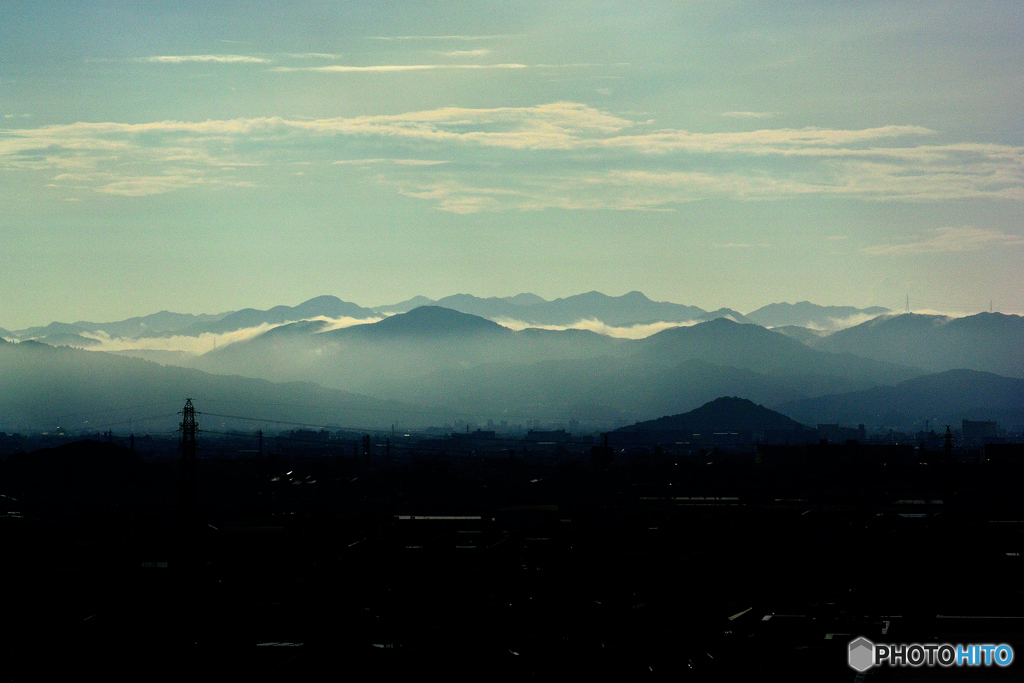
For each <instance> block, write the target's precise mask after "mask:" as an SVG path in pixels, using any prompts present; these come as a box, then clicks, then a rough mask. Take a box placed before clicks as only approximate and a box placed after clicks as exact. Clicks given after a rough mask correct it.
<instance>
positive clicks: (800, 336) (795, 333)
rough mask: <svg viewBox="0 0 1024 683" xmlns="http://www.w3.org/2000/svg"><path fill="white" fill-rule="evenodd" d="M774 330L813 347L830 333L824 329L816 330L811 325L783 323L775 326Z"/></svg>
mask: <svg viewBox="0 0 1024 683" xmlns="http://www.w3.org/2000/svg"><path fill="white" fill-rule="evenodd" d="M772 332H778V333H779V334H784V335H786V336H787V337H789V338H790V339H796V340H797V341H798V342H800V343H802V344H806V345H808V346H810V347H812V348H813V347H814V345H815V344H817V343H818V342H820V341H821V339H822V338H823V337H827V336H828V335H829V333H828V332H825V331H823V330H814V329H811V328H810V327H800V326H799V325H782V326H780V327H773V328H772Z"/></svg>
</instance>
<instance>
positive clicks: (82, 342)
mask: <svg viewBox="0 0 1024 683" xmlns="http://www.w3.org/2000/svg"><path fill="white" fill-rule="evenodd" d="M36 341H40V342H43V343H44V344H49V345H50V346H74V347H75V348H78V349H87V348H89V347H91V346H99V345H100V344H101V343H102V342H100V341H99V340H96V339H92V338H91V337H83V336H82V335H80V334H66V333H57V334H48V335H46V336H45V337H39V338H38V339H36Z"/></svg>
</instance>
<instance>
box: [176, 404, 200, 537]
mask: <svg viewBox="0 0 1024 683" xmlns="http://www.w3.org/2000/svg"><path fill="white" fill-rule="evenodd" d="M180 427H181V512H182V517H183V518H184V521H185V522H186V523H187V524H191V523H192V522H194V521H195V520H196V519H197V518H198V506H199V487H198V484H197V481H196V429H197V428H198V425H197V424H196V409H195V407H194V406H193V405H192V399H190V398H187V399H185V407H184V408H183V409H182V411H181V425H180Z"/></svg>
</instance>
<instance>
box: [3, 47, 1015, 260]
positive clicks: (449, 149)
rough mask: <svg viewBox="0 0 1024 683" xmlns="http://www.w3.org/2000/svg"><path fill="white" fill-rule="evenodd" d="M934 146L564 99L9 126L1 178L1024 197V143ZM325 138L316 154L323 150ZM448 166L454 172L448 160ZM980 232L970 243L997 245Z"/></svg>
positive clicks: (864, 133)
mask: <svg viewBox="0 0 1024 683" xmlns="http://www.w3.org/2000/svg"><path fill="white" fill-rule="evenodd" d="M338 66H340V65H333V67H324V68H334V67H338ZM424 66H425V65H420V67H421V68H422V67H424ZM438 66H439V65H438ZM459 66H462V67H465V66H469V65H459ZM317 68H320V67H317ZM341 68H346V67H341ZM353 68H363V69H365V68H370V67H353ZM390 68H414V67H409V66H406V67H390ZM429 68H433V66H431V67H429ZM445 68H453V67H450V66H446V67H445ZM936 135H937V134H936V133H935V132H934V131H932V130H930V129H928V128H924V127H920V126H907V125H899V126H896V125H893V126H878V127H873V128H864V129H830V128H814V127H807V128H763V129H759V130H753V131H743V132H707V133H704V132H692V131H687V130H681V129H671V128H657V127H656V122H655V121H651V120H648V119H642V118H629V117H628V115H626V114H617V113H612V112H608V111H605V110H602V109H599V108H595V107H591V106H589V105H586V104H580V103H574V102H553V103H548V104H541V105H535V106H530V107H498V108H488V109H472V108H463V107H442V108H438V109H431V110H425V111H413V112H406V113H402V114H389V115H370V116H355V117H335V118H323V119H289V118H284V117H256V118H238V119H222V120H207V121H195V122H190V121H152V122H147V123H134V124H127V123H117V122H103V123H92V122H78V123H73V124H67V125H56V126H43V127H39V128H29V129H9V130H3V131H0V169H4V170H10V171H19V170H20V171H24V172H39V173H42V174H43V175H44V176H47V177H46V180H45V182H46V184H47V185H54V186H58V187H64V188H65V189H73V190H76V191H79V190H92V191H95V192H100V193H104V194H113V195H122V196H143V195H146V194H158V193H162V192H171V191H179V190H187V189H188V188H192V187H196V186H200V185H203V186H207V187H212V188H217V187H220V188H225V189H226V188H230V187H238V186H247V185H251V184H252V183H253V182H254V180H253V178H252V177H248V176H246V174H247V173H252V172H253V171H250V170H247V167H250V166H256V165H258V166H260V168H261V169H262V170H261V171H260V173H261V174H262V175H261V178H263V179H264V180H266V178H268V176H267V175H266V174H267V173H271V174H272V173H273V172H274V169H276V168H278V167H281V168H282V169H283V164H286V163H289V164H290V163H294V162H302V161H314V160H316V161H322V162H324V164H325V165H326V166H330V165H331V162H336V161H341V162H343V164H342V166H343V165H344V164H347V163H352V164H366V163H381V162H382V161H383V160H390V161H388V163H387V164H385V165H384V166H383V167H382V171H381V174H380V175H379V176H378V178H377V180H378V182H380V183H381V185H382V186H384V187H390V188H391V189H392V191H394V192H397V193H399V194H401V195H404V196H409V197H414V198H417V199H421V200H423V201H426V202H430V203H432V204H433V206H434V207H435V208H436V209H438V210H441V211H447V212H453V213H476V212H481V211H502V210H526V211H532V210H543V209H548V208H559V209H567V210H593V209H615V210H629V211H666V210H672V209H673V207H674V206H675V205H677V204H680V203H683V202H690V201H697V200H702V199H708V198H717V199H733V200H741V201H742V200H758V201H761V200H772V199H777V198H784V197H794V196H826V197H827V196H834V197H846V198H856V199H860V200H864V201H918V202H927V201H945V200H955V199H969V198H983V199H998V200H1009V201H1024V179H1022V178H1021V176H1020V171H1019V169H1020V167H1021V164H1022V163H1024V148H1021V147H1014V146H1008V145H994V144H979V143H970V142H949V143H945V144H943V143H936V142H935V141H934V138H935V137H936ZM313 140H315V141H316V143H317V144H315V145H310V142H311V141H313ZM354 140H358V141H359V142H360V145H359V146H358V147H359V149H360V150H361V152H362V153H361V154H360V155H359V157H354V156H348V154H346V150H352V149H355V147H352V146H351V145H349V144H348V142H349V141H354ZM255 141H258V144H255V145H254V144H252V143H253V142H255ZM313 150H315V151H313ZM367 152H369V153H367ZM349 154H351V152H349ZM311 155H314V156H311ZM315 155H319V156H315ZM324 156H327V159H324ZM439 157H440V158H442V159H444V160H446V161H448V162H449V163H446V164H441V163H438V161H437V160H438V158H439ZM337 168H338V169H339V171H340V169H341V166H338V167H337ZM281 173H282V175H283V173H284V171H283V170H282V171H281ZM8 177H11V176H8ZM958 234H959V239H960V242H957V241H956V239H957V237H956V235H953V234H952V233H951V234H949V235H946V234H936V235H930V236H927V237H926V238H925V239H923V240H922V241H921V242H920V243H917V244H916V246H915V245H912V244H906V245H885V246H881V247H874V248H872V249H873V251H869V252H868V253H879V254H881V253H901V252H902V253H913V250H914V249H918V250H928V249H931V250H949V249H951V248H952V247H951V245H954V244H960V243H961V242H964V240H965V239H967V238H966V237H965V235H967V233H958ZM971 234H973V238H971V239H973V240H974V242H971V243H977V242H979V241H984V240H985V239H988V240H989V242H991V241H992V240H993V239H994V238H991V237H989V238H985V237H984V236H983V235H981V234H980V233H971Z"/></svg>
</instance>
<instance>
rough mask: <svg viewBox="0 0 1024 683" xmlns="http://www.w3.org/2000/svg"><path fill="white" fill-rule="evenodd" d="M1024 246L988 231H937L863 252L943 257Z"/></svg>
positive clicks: (1022, 239) (1010, 237)
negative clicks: (947, 254)
mask: <svg viewBox="0 0 1024 683" xmlns="http://www.w3.org/2000/svg"><path fill="white" fill-rule="evenodd" d="M1019 246H1024V236H1021V235H1012V234H1010V233H1006V232H1001V231H999V230H990V229H986V228H974V227H958V228H937V229H935V230H932V231H930V232H928V233H926V234H923V235H919V236H918V237H917V239H915V240H911V241H907V242H898V243H893V244H877V245H874V246H870V247H864V248H863V249H861V251H863V252H865V253H867V254H871V255H874V256H903V255H907V254H943V253H958V252H965V251H979V250H981V249H988V248H998V247H1019Z"/></svg>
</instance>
